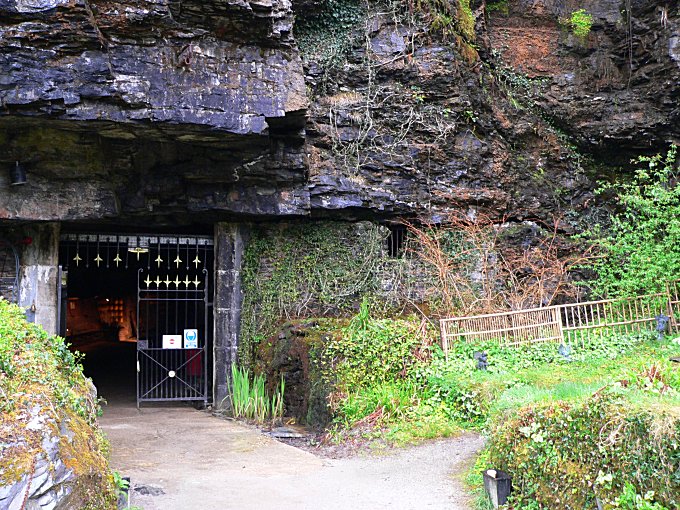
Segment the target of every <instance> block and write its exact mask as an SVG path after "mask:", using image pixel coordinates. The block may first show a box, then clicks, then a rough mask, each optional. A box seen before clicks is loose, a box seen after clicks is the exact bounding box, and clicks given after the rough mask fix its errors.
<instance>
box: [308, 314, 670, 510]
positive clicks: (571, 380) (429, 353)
mask: <svg viewBox="0 0 680 510" xmlns="http://www.w3.org/2000/svg"><path fill="white" fill-rule="evenodd" d="M558 347H559V346H558V345H556V344H538V345H529V346H522V347H515V348H512V347H502V346H500V345H498V344H496V343H492V342H489V343H478V344H457V345H455V346H454V347H453V349H452V351H450V352H449V356H448V359H445V358H444V356H443V353H442V352H441V350H440V349H439V348H438V347H437V346H436V336H435V332H434V330H433V329H432V328H430V327H428V326H427V324H426V323H424V322H421V321H419V320H417V319H399V320H382V319H380V320H379V319H373V318H371V317H370V313H369V310H368V309H367V307H364V308H363V309H362V312H361V313H360V314H359V315H357V316H356V317H355V318H354V319H353V320H352V321H351V322H350V324H349V325H348V326H346V327H344V328H342V330H341V331H340V333H339V334H338V335H336V336H335V337H333V339H332V340H331V341H330V342H329V343H328V344H327V345H326V347H325V350H324V354H323V356H322V357H321V363H322V365H323V366H324V367H325V369H326V372H325V373H326V377H327V378H328V379H329V382H330V383H331V384H332V387H333V388H334V391H333V392H332V393H331V395H330V396H329V402H330V406H331V408H332V411H333V416H334V422H333V427H332V434H331V436H332V437H333V438H334V439H336V440H338V441H341V440H348V439H350V440H356V439H357V438H359V439H362V440H364V441H366V442H367V443H369V444H370V443H371V442H372V443H373V444H375V445H380V446H384V445H386V444H387V445H400V444H406V443H410V442H414V441H418V440H421V439H426V438H434V437H442V436H447V435H451V434H455V433H457V432H459V431H461V430H470V429H473V430H478V431H481V432H483V433H484V434H486V435H488V437H489V446H488V448H487V450H486V451H485V452H484V453H483V454H482V456H481V457H480V461H479V462H478V465H477V466H476V468H475V470H474V471H475V474H473V476H471V484H472V486H473V489H475V490H478V491H479V489H480V487H481V475H479V472H480V471H481V470H482V469H484V468H488V467H494V468H496V469H502V470H504V471H508V472H509V473H510V474H512V475H513V476H514V477H515V490H514V499H513V502H512V506H511V508H517V509H519V508H526V509H530V508H579V509H580V508H591V507H592V508H597V502H596V498H597V501H599V502H600V504H601V505H604V506H603V508H631V509H644V508H650V509H657V510H662V509H663V508H677V505H678V502H677V501H676V499H675V498H676V496H674V494H675V493H680V486H679V485H678V482H680V446H679V445H680V428H679V427H680V421H678V417H679V416H680V393H679V392H680V364H678V363H674V362H672V361H671V360H670V358H672V357H676V356H680V340H673V339H667V340H665V341H662V342H659V341H657V340H655V338H654V335H653V333H652V332H649V333H648V334H636V335H632V334H622V333H615V332H611V331H607V330H603V331H600V332H598V334H595V335H591V336H589V337H584V338H583V339H581V341H580V342H579V343H578V344H575V345H572V346H570V351H569V353H568V354H567V353H565V352H564V350H563V351H562V354H561V353H560V352H559V350H558ZM476 351H485V352H487V354H488V363H489V364H488V367H487V369H486V370H479V369H477V362H476V360H475V359H474V353H475V352H476ZM650 437H652V438H654V442H650V441H649V438H650ZM630 445H647V446H645V447H644V448H643V447H642V446H639V447H634V448H633V447H630ZM649 445H651V446H649ZM626 448H627V449H626ZM617 458H620V459H621V461H620V462H619V463H617V461H616V459H617ZM636 463H639V464H640V465H639V466H637V464H636ZM635 466H637V467H635ZM557 479H558V480H559V481H560V482H559V483H558V484H557V485H559V487H560V491H559V492H560V494H561V495H562V496H560V498H561V499H560V500H559V501H558V500H557V499H555V491H554V490H552V489H551V487H554V486H556V485H555V484H556V483H557V482H555V480H557ZM645 498H646V499H645ZM638 500H639V501H638ZM626 501H633V502H636V501H637V503H631V505H633V506H630V505H629V506H626V505H627V504H628V503H626ZM593 505H594V506H593ZM607 505H609V506H607ZM617 505H618V506H617ZM634 505H637V506H634ZM644 505H648V506H644ZM654 505H658V506H654Z"/></svg>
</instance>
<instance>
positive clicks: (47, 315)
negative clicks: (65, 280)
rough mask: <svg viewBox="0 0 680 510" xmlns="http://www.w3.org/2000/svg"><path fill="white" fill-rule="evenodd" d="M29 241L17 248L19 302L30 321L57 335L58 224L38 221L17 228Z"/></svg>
mask: <svg viewBox="0 0 680 510" xmlns="http://www.w3.org/2000/svg"><path fill="white" fill-rule="evenodd" d="M21 232H22V234H23V235H24V237H28V238H31V240H32V241H31V244H28V245H25V246H24V248H23V249H22V250H21V256H20V258H21V276H20V278H21V281H20V284H19V305H20V306H21V307H23V308H24V309H25V310H26V318H27V319H28V320H29V321H30V322H35V323H37V324H40V325H41V326H42V327H43V328H44V329H45V331H47V332H48V333H51V334H53V335H54V334H57V331H58V327H59V325H58V324H57V317H58V307H59V300H58V294H57V278H58V271H57V266H58V264H59V232H60V225H59V223H41V224H35V225H30V226H27V227H25V228H23V229H21Z"/></svg>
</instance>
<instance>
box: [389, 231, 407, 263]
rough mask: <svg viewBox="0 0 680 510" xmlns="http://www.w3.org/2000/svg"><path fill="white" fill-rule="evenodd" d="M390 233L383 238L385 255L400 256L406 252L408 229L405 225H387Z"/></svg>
mask: <svg viewBox="0 0 680 510" xmlns="http://www.w3.org/2000/svg"><path fill="white" fill-rule="evenodd" d="M387 228H389V230H390V233H389V234H388V236H387V239H386V240H385V243H386V248H387V255H388V256H389V257H392V258H402V257H404V254H405V252H406V238H407V236H408V230H407V229H406V226H405V225H388V226H387Z"/></svg>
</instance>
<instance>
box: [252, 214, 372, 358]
mask: <svg viewBox="0 0 680 510" xmlns="http://www.w3.org/2000/svg"><path fill="white" fill-rule="evenodd" d="M383 239H384V233H382V232H381V230H380V229H379V228H377V227H375V226H373V225H369V224H359V225H356V226H353V227H352V226H350V225H348V224H345V223H318V224H316V225H314V226H312V227H309V226H307V225H282V226H281V228H280V229H278V230H271V229H269V230H268V229H264V228H263V229H260V230H255V231H254V232H253V235H252V237H251V240H250V242H249V244H248V247H247V249H246V253H245V256H244V268H243V289H244V301H243V312H242V318H241V341H240V343H239V360H240V363H241V364H242V365H243V366H246V367H248V366H251V364H252V361H253V352H254V348H255V346H256V345H257V344H258V343H260V342H261V341H263V340H264V339H266V338H267V337H269V336H270V335H272V334H273V333H274V332H275V330H276V326H277V325H280V324H281V323H282V322H284V321H287V320H291V319H295V318H299V317H310V316H312V317H313V316H338V315H351V314H352V311H353V310H354V309H355V307H356V305H357V302H359V301H360V300H361V297H362V296H365V295H369V296H370V295H373V294H375V292H376V290H377V285H378V283H377V274H378V273H379V269H380V267H381V263H382V256H383V252H382V250H383V248H382V243H383Z"/></svg>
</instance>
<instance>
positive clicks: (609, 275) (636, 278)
mask: <svg viewBox="0 0 680 510" xmlns="http://www.w3.org/2000/svg"><path fill="white" fill-rule="evenodd" d="M634 162H635V163H637V164H638V165H640V166H639V168H637V169H636V170H635V174H634V176H633V178H632V179H630V180H629V181H627V182H618V183H614V184H606V185H604V186H602V187H601V188H600V189H599V190H598V191H599V192H600V193H604V192H612V191H613V192H614V193H615V195H616V199H617V202H618V204H619V205H620V209H619V211H618V212H616V213H614V214H613V215H612V217H611V225H610V227H609V228H608V231H607V232H604V231H603V230H602V229H599V230H596V231H595V232H591V236H593V237H594V238H595V240H596V243H597V244H598V245H599V247H600V248H601V252H602V257H601V258H600V259H599V260H598V261H597V262H596V264H595V267H594V269H595V271H596V274H597V276H596V278H595V281H594V285H593V287H594V289H595V290H596V291H597V292H598V293H599V294H602V295H603V296H609V297H617V296H627V295H635V294H650V293H654V292H659V291H661V290H663V289H664V287H665V284H666V282H667V281H668V280H672V279H676V278H680V182H679V181H678V178H679V177H680V175H679V171H678V161H677V147H676V146H675V145H673V146H671V148H670V149H669V150H668V152H667V153H666V154H665V155H663V154H657V155H656V156H651V157H640V158H638V159H637V160H634Z"/></svg>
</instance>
